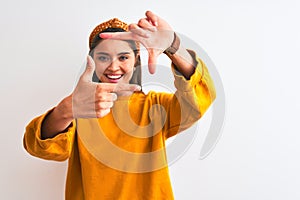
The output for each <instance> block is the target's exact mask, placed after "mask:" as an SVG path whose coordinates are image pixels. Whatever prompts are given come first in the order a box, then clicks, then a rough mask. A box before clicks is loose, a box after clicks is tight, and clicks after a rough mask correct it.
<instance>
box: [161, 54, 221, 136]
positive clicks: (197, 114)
mask: <svg viewBox="0 0 300 200" xmlns="http://www.w3.org/2000/svg"><path fill="white" fill-rule="evenodd" d="M189 53H190V54H191V55H192V57H193V58H194V60H195V61H196V63H197V64H196V68H195V72H194V74H193V75H192V76H191V77H190V79H189V80H187V79H186V78H185V77H184V76H183V75H181V74H180V73H179V72H178V71H176V66H174V64H172V71H173V74H174V77H175V82H174V83H175V87H176V89H177V90H176V92H175V94H174V95H171V96H166V97H164V96H162V97H163V98H164V99H161V101H162V102H161V103H162V104H163V105H164V107H165V109H166V112H167V120H166V123H165V126H164V132H165V137H166V138H169V137H171V136H174V135H176V134H177V133H179V132H181V131H183V130H185V129H187V128H189V127H190V126H192V125H193V124H194V123H195V122H196V121H197V120H199V119H200V118H201V117H202V116H203V115H204V113H205V112H206V110H207V109H208V108H209V106H210V105H211V104H212V102H213V101H214V99H215V98H216V92H215V88H214V84H213V80H212V78H211V77H210V74H209V72H208V69H207V67H206V65H205V63H204V62H203V61H202V60H201V59H200V58H199V57H197V56H196V54H195V53H194V52H193V51H189Z"/></svg>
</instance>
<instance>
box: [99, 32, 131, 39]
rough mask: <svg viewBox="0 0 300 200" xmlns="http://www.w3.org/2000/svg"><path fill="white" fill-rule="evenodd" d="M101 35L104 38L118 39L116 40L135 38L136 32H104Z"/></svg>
mask: <svg viewBox="0 0 300 200" xmlns="http://www.w3.org/2000/svg"><path fill="white" fill-rule="evenodd" d="M99 36H100V37H101V38H103V39H116V40H134V33H132V32H104V33H100V34H99Z"/></svg>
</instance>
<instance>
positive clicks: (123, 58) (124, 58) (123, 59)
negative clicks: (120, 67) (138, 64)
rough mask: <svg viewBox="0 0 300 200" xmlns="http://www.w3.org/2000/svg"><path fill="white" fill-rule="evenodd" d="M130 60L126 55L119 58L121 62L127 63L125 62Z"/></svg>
mask: <svg viewBox="0 0 300 200" xmlns="http://www.w3.org/2000/svg"><path fill="white" fill-rule="evenodd" d="M127 59H128V56H126V55H121V56H120V57H119V60H120V61H125V60H127Z"/></svg>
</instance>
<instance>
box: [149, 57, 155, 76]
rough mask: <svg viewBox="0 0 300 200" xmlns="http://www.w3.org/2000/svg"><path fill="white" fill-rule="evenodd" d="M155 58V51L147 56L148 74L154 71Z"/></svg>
mask: <svg viewBox="0 0 300 200" xmlns="http://www.w3.org/2000/svg"><path fill="white" fill-rule="evenodd" d="M156 60H157V56H156V54H155V53H149V57H148V69H149V72H150V74H154V73H155V69H156Z"/></svg>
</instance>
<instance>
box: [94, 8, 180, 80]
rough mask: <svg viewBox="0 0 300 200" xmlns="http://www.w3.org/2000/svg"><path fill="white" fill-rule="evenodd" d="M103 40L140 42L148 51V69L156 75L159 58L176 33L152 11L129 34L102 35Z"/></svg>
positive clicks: (133, 25) (131, 27)
mask: <svg viewBox="0 0 300 200" xmlns="http://www.w3.org/2000/svg"><path fill="white" fill-rule="evenodd" d="M100 37H101V38H104V39H118V40H135V41H137V42H140V43H141V44H142V45H143V46H144V47H145V48H146V49H147V51H148V54H149V58H148V68H149V72H150V73H151V74H153V73H155V67H156V60H157V57H158V56H159V55H160V54H161V53H163V52H164V51H165V50H166V49H167V48H169V47H170V46H171V44H172V42H173V39H174V31H173V30H172V28H171V26H170V25H169V24H168V23H167V22H166V21H165V20H163V19H162V18H160V17H159V16H157V15H155V14H154V13H153V12H151V11H147V12H146V17H145V18H142V19H140V20H139V21H138V23H137V24H134V23H133V24H130V25H129V32H116V33H101V34H100Z"/></svg>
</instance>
